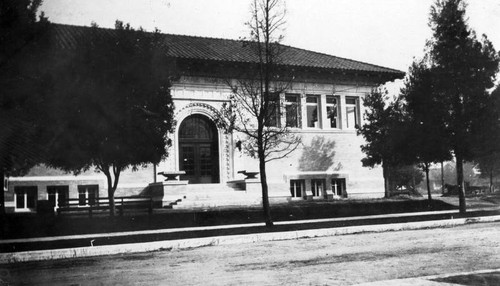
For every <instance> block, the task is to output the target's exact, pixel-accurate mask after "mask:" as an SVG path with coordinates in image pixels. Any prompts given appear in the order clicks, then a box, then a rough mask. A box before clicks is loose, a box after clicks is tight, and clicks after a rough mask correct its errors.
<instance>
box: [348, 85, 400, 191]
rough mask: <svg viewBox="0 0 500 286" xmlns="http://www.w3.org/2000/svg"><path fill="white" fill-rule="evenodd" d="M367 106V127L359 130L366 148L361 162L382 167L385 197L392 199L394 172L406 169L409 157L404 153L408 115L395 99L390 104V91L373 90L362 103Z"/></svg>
mask: <svg viewBox="0 0 500 286" xmlns="http://www.w3.org/2000/svg"><path fill="white" fill-rule="evenodd" d="M363 105H364V106H365V114H364V119H365V120H364V122H365V123H364V124H363V125H362V126H361V127H358V130H357V132H358V134H360V135H362V136H363V137H364V139H365V141H366V144H364V145H362V146H361V151H363V152H364V153H365V155H366V157H365V158H363V159H362V160H361V162H362V163H363V166H364V167H374V166H375V165H379V164H380V165H382V170H383V176H384V189H385V196H386V197H389V196H390V192H391V189H394V186H392V184H391V180H390V178H391V172H392V169H394V168H398V167H399V166H401V165H406V163H407V162H408V159H406V157H405V156H406V153H404V152H402V151H401V150H403V146H404V144H405V141H404V138H405V136H404V135H403V134H404V132H405V126H404V123H405V118H404V116H405V114H404V109H403V103H402V101H401V100H400V99H395V100H394V101H392V102H389V103H388V99H387V91H383V90H380V89H376V90H373V91H372V92H371V93H370V94H369V95H367V96H366V97H365V99H364V101H363Z"/></svg>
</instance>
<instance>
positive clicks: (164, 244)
mask: <svg viewBox="0 0 500 286" xmlns="http://www.w3.org/2000/svg"><path fill="white" fill-rule="evenodd" d="M496 221H500V215H496V216H486V217H474V218H460V219H448V220H436V221H423V222H410V223H395V224H381V225H362V226H350V227H339V228H324V229H309V230H299V231H287V232H269V233H256V234H244V235H230V236H216V237H203V238H191V239H179V240H167V241H154V242H145V243H129V244H118V245H103V246H89V247H78V248H65V249H52V250H36V251H24V252H9V253H0V264H8V263H18V262H28V261H43V260H56V259H67V258H80V257H94V256H104V255H116V254H131V253H141V252H151V251H163V250H174V249H175V250H178V249H189V248H196V247H202V246H215V245H228V244H243V243H255V242H265V241H278V240H291V239H300V238H313V237H325V236H337V235H347V234H357V233H364V232H386V231H402V230H417V229H426V228H439V227H455V226H459V225H465V224H471V223H481V222H483V223H484V222H496ZM89 244H90V242H89Z"/></svg>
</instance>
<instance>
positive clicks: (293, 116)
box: [285, 94, 300, 127]
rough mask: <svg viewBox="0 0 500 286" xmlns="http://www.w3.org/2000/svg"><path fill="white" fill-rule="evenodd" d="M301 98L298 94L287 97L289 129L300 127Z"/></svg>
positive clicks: (286, 108) (286, 109)
mask: <svg viewBox="0 0 500 286" xmlns="http://www.w3.org/2000/svg"><path fill="white" fill-rule="evenodd" d="M299 107H300V106H299V96H298V95H297V94H287V95H285V116H286V117H285V118H286V126H287V127H299V118H300V116H299V114H300V108H299Z"/></svg>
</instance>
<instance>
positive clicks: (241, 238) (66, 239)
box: [0, 207, 500, 264]
mask: <svg viewBox="0 0 500 286" xmlns="http://www.w3.org/2000/svg"><path fill="white" fill-rule="evenodd" d="M485 212H489V213H488V215H485ZM468 214H469V215H471V216H470V217H466V218H456V216H457V215H458V211H456V210H454V211H435V212H421V213H403V214H388V215H372V216H364V217H350V218H332V219H318V220H303V221H283V222H276V223H275V225H276V226H275V228H273V229H272V230H271V231H270V230H269V229H267V228H265V226H264V225H263V223H253V224H240V225H222V226H209V227H190V228H177V229H160V230H147V231H129V232H118V233H101V234H88V235H71V236H58V237H43V238H26V239H9V240H2V241H0V247H2V249H8V247H11V246H14V248H16V246H17V249H19V247H21V248H22V246H23V245H24V246H25V247H26V245H35V246H44V245H49V246H51V247H49V248H48V249H43V248H42V249H40V250H28V251H18V252H12V251H9V252H5V253H0V264H5V263H15V262H25V261H40V260H52V259H65V258H76V257H90V256H102V255H113V254H128V253H138V252H150V251H161V250H171V249H187V248H194V247H201V246H210V245H226V244H240V243H253V242H259V241H276V240H289V239H299V238H308V237H323V236H336V235H346V234H356V233H363V232H385V231H401V230H414V229H423V228H438V227H454V226H457V225H464V224H469V223H478V222H494V221H500V215H499V214H500V213H499V210H498V207H497V208H495V209H491V208H487V209H484V208H482V209H476V210H469V212H468ZM474 214H477V216H474ZM442 217H447V218H446V219H442ZM409 220H410V221H411V220H413V221H412V222H407V221H409ZM370 221H376V222H380V221H382V222H383V223H382V224H373V223H371V224H370ZM332 225H333V226H332ZM345 225H348V226H345ZM282 230H285V231H282ZM138 242H140V243H138ZM99 244H101V245H99ZM75 245H78V247H75ZM35 249H36V248H35Z"/></svg>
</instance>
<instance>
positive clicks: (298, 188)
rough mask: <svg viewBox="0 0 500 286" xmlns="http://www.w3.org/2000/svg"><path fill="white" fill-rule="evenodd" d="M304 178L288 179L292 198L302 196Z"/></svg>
mask: <svg viewBox="0 0 500 286" xmlns="http://www.w3.org/2000/svg"><path fill="white" fill-rule="evenodd" d="M303 189H304V180H290V194H291V195H292V198H302V190H303Z"/></svg>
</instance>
